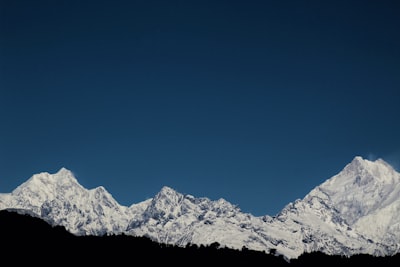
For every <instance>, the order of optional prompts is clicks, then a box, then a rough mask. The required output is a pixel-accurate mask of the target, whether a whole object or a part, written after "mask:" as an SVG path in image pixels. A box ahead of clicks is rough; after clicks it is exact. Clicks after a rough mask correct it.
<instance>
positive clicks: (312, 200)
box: [0, 157, 400, 259]
mask: <svg viewBox="0 0 400 267" xmlns="http://www.w3.org/2000/svg"><path fill="white" fill-rule="evenodd" d="M0 209H18V210H20V212H21V211H26V212H30V213H34V214H36V215H37V216H39V217H41V218H43V219H44V220H46V221H47V222H49V223H50V224H52V225H62V226H65V227H66V229H67V230H68V231H70V232H72V233H74V234H77V235H90V234H92V235H104V234H120V233H125V234H129V235H135V236H148V237H150V238H152V239H153V240H156V241H159V242H162V243H168V244H175V245H180V246H185V245H187V244H198V245H201V244H204V245H208V244H211V243H213V242H218V243H219V244H220V245H221V246H226V247H230V248H237V249H241V248H242V247H247V248H249V249H254V250H261V251H270V250H271V249H273V250H274V251H276V253H278V254H281V255H283V256H285V257H286V258H287V259H291V258H297V257H298V256H299V255H301V254H302V253H304V252H312V251H322V252H325V253H327V254H339V255H348V256H350V255H352V254H358V253H368V254H372V255H392V254H394V253H397V252H399V250H400V174H399V173H398V172H396V171H395V170H394V169H393V168H392V167H391V166H390V165H389V164H387V163H386V162H385V161H383V160H381V159H379V160H376V161H369V160H365V159H362V158H361V157H355V158H354V159H353V160H352V161H351V162H350V163H349V164H348V165H347V166H345V168H344V169H343V170H342V171H341V172H340V173H338V174H337V175H335V176H333V177H332V178H330V179H328V180H327V181H325V182H324V183H322V184H321V185H319V186H317V187H315V188H314V189H313V190H312V191H311V192H310V193H309V194H307V195H306V196H305V197H304V198H303V199H298V200H296V201H294V202H292V203H289V204H288V205H287V206H286V207H285V208H284V209H283V210H282V211H281V212H280V213H279V214H278V215H277V216H275V217H271V216H268V215H265V216H253V215H251V214H249V213H244V212H242V211H241V210H240V209H239V208H238V207H237V206H235V205H232V204H231V203H229V202H227V201H226V200H224V199H219V200H210V199H208V198H205V197H200V198H199V197H194V196H192V195H184V194H181V193H178V192H176V191H175V190H173V189H172V188H169V187H167V186H165V187H163V188H162V189H161V190H160V192H159V193H158V194H157V195H156V196H154V197H153V198H151V199H147V200H144V201H143V202H140V203H137V204H133V205H131V206H129V207H127V206H122V205H120V204H118V203H117V201H115V199H113V197H112V196H111V195H110V194H109V193H108V192H107V191H106V190H105V188H103V187H101V186H100V187H97V188H94V189H86V188H84V187H82V186H81V185H80V184H79V183H78V181H77V180H76V179H75V177H74V176H73V174H72V173H71V172H70V171H69V170H67V169H65V168H62V169H60V170H59V171H58V172H57V173H55V174H49V173H46V172H44V173H40V174H35V175H33V176H32V177H31V178H30V179H29V180H27V181H26V182H25V183H23V184H21V185H20V186H19V187H17V188H16V189H15V190H14V191H12V192H11V193H3V194H0Z"/></svg>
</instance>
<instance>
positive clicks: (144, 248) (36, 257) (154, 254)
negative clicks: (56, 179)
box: [0, 210, 400, 267]
mask: <svg viewBox="0 0 400 267" xmlns="http://www.w3.org/2000/svg"><path fill="white" fill-rule="evenodd" d="M0 240H1V242H2V244H3V246H2V247H3V249H2V250H1V251H2V254H1V255H2V256H1V257H2V259H1V261H3V262H9V261H11V262H14V263H15V264H40V265H42V266H43V265H49V266H50V265H51V266H54V265H58V264H61V265H65V264H75V265H76V264H78V265H82V264H90V266H92V265H95V264H111V265H112V266H122V265H123V266H136V265H138V263H139V262H140V263H141V265H142V264H143V262H145V263H148V265H150V266H152V265H155V264H159V263H162V264H167V265H173V266H190V265H200V266H201V265H203V266H210V265H215V264H222V265H223V266H226V265H230V264H232V265H234V266H236V265H242V266H278V267H279V266H311V265H315V264H327V263H329V264H330V265H336V264H337V265H338V266H355V265H357V264H366V266H400V265H399V264H400V257H399V256H398V255H397V256H394V257H382V258H378V257H372V256H369V255H359V256H354V257H351V258H344V257H340V256H328V255H325V254H323V253H310V254H304V255H302V256H300V257H299V258H298V259H296V260H292V261H291V262H290V263H289V262H287V261H286V260H284V259H283V258H282V257H278V256H274V255H271V254H266V253H264V252H260V251H252V250H248V249H246V248H243V249H242V250H234V249H228V248H223V247H220V246H219V244H218V243H214V244H212V245H210V246H197V245H189V246H187V247H185V248H182V247H176V246H171V245H165V244H159V243H156V242H154V241H151V240H150V239H149V238H146V237H133V236H126V235H114V236H75V235H72V234H70V233H69V232H67V231H66V230H65V228H63V227H52V226H51V225H49V224H48V223H46V222H45V221H43V220H42V219H40V218H37V217H32V216H30V215H22V214H19V213H17V212H14V211H6V210H2V211H0ZM1 261H0V264H1Z"/></svg>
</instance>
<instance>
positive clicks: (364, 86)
mask: <svg viewBox="0 0 400 267" xmlns="http://www.w3.org/2000/svg"><path fill="white" fill-rule="evenodd" d="M399 14H400V1H395V0H393V1H384V0H383V1H205V0H201V1H149V0H143V1H116V0H113V1H99V0H98V1H70V0H69V1H18V0H16V1H1V2H0V34H1V35H0V192H3V193H6V192H11V191H12V190H13V189H14V188H15V187H17V186H18V185H19V184H21V183H22V182H24V181H26V180H27V179H29V178H30V177H31V175H33V174H34V173H38V172H42V171H47V172H50V173H54V172H56V171H57V170H58V169H60V168H61V167H66V168H68V169H70V170H72V171H73V172H74V173H75V174H76V176H77V179H78V181H79V182H80V183H81V184H82V185H83V186H85V187H87V188H93V187H96V186H99V185H103V186H105V187H106V189H107V190H108V191H109V192H110V193H111V194H112V195H113V196H114V198H115V199H116V200H117V201H118V202H120V203H121V204H123V205H131V204H133V203H137V202H139V201H142V200H145V199H147V198H149V197H152V196H154V194H156V193H157V192H158V191H159V190H160V189H161V187H162V186H164V185H167V186H170V187H172V188H175V189H176V190H177V191H179V192H182V193H186V194H191V195H194V196H197V197H203V196H205V197H209V198H211V199H218V198H220V197H222V198H225V199H226V200H228V201H230V202H231V203H233V204H237V205H238V206H239V207H240V208H241V209H242V210H243V211H245V212H250V213H253V214H254V215H265V214H269V215H275V214H276V213H277V212H278V211H279V210H281V209H282V208H283V207H284V206H285V205H286V204H287V203H289V202H291V201H294V200H295V199H297V198H302V197H304V196H305V195H306V194H307V193H308V192H309V191H310V190H311V189H312V188H314V187H315V186H317V185H319V184H320V183H322V182H323V181H325V180H326V179H328V178H330V177H331V176H333V175H334V174H336V173H338V172H339V171H340V170H341V169H342V168H343V167H344V166H345V165H346V164H347V163H348V162H350V161H351V160H352V159H353V158H354V157H355V156H357V155H360V156H363V157H365V158H372V159H375V158H378V157H380V158H383V159H385V160H387V161H388V162H389V163H391V164H393V165H394V166H396V168H397V166H400V123H399V122H400V120H399V118H400V105H399V100H400V49H399V48H400V34H399V29H400V16H399Z"/></svg>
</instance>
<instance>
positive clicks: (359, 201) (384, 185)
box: [305, 157, 400, 225]
mask: <svg viewBox="0 0 400 267" xmlns="http://www.w3.org/2000/svg"><path fill="white" fill-rule="evenodd" d="M399 191H400V174H399V173H398V172H396V171H395V170H394V169H393V168H392V167H391V166H390V165H389V164H388V163H386V162H385V161H384V160H382V159H378V160H375V161H370V160H366V159H363V158H361V157H355V158H354V159H353V160H352V161H351V162H350V163H349V164H347V165H346V166H345V167H344V169H343V170H342V171H341V172H339V173H338V174H337V175H335V176H333V177H332V178H330V179H328V180H327V181H326V182H324V183H322V184H321V185H319V186H317V187H316V188H315V189H314V190H312V191H311V192H310V193H309V194H308V195H307V196H306V198H305V199H306V200H309V199H311V198H313V197H319V198H320V199H322V200H323V201H324V202H325V203H326V204H327V205H328V206H329V207H330V208H331V209H335V210H337V211H338V212H339V213H340V215H341V216H342V218H343V219H345V220H346V221H347V223H349V224H350V225H352V224H353V223H355V222H356V221H358V220H359V219H360V218H362V217H363V216H367V215H368V214H371V213H373V212H374V211H375V210H377V209H381V208H383V207H384V206H386V205H389V204H390V203H391V202H393V201H395V200H397V199H399V197H400V195H399Z"/></svg>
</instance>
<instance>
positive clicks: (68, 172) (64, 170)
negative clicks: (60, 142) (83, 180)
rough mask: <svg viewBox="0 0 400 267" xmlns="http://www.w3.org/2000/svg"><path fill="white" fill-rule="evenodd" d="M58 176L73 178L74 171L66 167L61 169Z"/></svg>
mask: <svg viewBox="0 0 400 267" xmlns="http://www.w3.org/2000/svg"><path fill="white" fill-rule="evenodd" d="M56 174H58V175H72V176H73V174H72V171H70V170H68V169H67V168H65V167H61V168H60V169H59V170H58V171H57V173H56Z"/></svg>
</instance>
